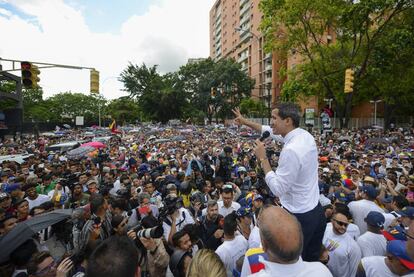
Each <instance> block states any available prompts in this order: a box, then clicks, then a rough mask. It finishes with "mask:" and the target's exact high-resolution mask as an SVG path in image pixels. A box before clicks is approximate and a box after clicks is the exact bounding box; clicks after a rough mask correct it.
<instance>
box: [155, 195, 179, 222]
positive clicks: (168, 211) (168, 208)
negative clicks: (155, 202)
mask: <svg viewBox="0 0 414 277" xmlns="http://www.w3.org/2000/svg"><path fill="white" fill-rule="evenodd" d="M181 207H182V204H181V201H180V198H179V197H176V196H171V195H169V196H167V197H166V198H165V201H164V206H163V207H162V208H161V209H160V214H159V217H160V218H166V217H167V216H169V215H172V214H173V213H174V212H175V211H177V210H178V209H180V208H181Z"/></svg>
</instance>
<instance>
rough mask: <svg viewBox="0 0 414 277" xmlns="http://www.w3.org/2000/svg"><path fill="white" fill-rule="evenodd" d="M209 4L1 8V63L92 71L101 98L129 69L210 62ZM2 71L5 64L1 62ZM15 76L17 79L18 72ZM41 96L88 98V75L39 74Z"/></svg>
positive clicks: (39, 2) (128, 0) (104, 0)
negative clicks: (207, 59)
mask: <svg viewBox="0 0 414 277" xmlns="http://www.w3.org/2000/svg"><path fill="white" fill-rule="evenodd" d="M213 3H214V0H0V38H1V39H0V57H2V58H6V59H17V60H29V61H38V62H50V63H59V64H69V65H80V66H86V67H94V68H96V69H97V70H98V71H100V88H101V93H102V94H103V95H104V96H105V97H106V98H110V99H113V98H117V97H119V96H122V95H125V92H122V83H120V82H118V81H117V78H116V77H118V76H119V74H120V72H121V71H122V70H123V69H124V68H125V67H126V66H127V64H128V62H132V63H136V64H142V63H143V62H144V63H146V64H147V65H154V64H157V65H159V69H160V71H161V72H169V71H174V70H176V69H178V68H179V67H180V66H181V65H183V64H185V63H186V62H187V59H188V58H198V57H208V55H209V22H208V15H209V10H210V8H211V6H212V5H213ZM2 65H3V69H9V68H10V67H11V64H10V63H7V62H2ZM17 74H20V72H18V73H17ZM39 77H40V79H41V81H40V85H41V86H42V88H43V90H44V91H45V96H50V95H52V94H55V93H58V92H63V91H72V92H82V93H89V71H88V70H71V69H60V68H51V69H43V70H41V75H40V76H39Z"/></svg>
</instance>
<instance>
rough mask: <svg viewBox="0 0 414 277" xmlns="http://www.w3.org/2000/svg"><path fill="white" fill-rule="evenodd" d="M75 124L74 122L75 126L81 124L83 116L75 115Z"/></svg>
mask: <svg viewBox="0 0 414 277" xmlns="http://www.w3.org/2000/svg"><path fill="white" fill-rule="evenodd" d="M75 124H76V126H83V124H84V123H83V116H77V117H76V118H75Z"/></svg>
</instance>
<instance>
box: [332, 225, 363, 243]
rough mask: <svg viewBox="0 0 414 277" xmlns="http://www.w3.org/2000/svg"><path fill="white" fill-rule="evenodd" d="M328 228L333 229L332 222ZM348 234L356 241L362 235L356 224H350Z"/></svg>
mask: <svg viewBox="0 0 414 277" xmlns="http://www.w3.org/2000/svg"><path fill="white" fill-rule="evenodd" d="M326 228H332V222H328V223H327V224H326ZM346 233H347V234H348V235H350V236H351V238H353V239H354V240H357V238H358V237H359V235H360V232H359V228H358V226H356V225H355V224H354V223H349V225H348V228H346Z"/></svg>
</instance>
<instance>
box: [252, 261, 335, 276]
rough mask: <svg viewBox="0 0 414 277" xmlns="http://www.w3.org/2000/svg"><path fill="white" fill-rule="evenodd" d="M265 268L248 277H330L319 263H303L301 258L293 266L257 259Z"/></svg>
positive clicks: (329, 273) (325, 268) (327, 271)
mask: <svg viewBox="0 0 414 277" xmlns="http://www.w3.org/2000/svg"><path fill="white" fill-rule="evenodd" d="M259 260H260V261H261V262H262V263H263V264H264V265H265V268H264V269H262V270H261V271H259V272H257V273H255V274H251V275H248V276H254V277H274V276H283V277H332V274H331V272H329V270H328V268H327V267H326V266H324V265H323V264H321V263H320V262H304V261H303V260H302V258H300V257H299V260H298V261H297V262H296V263H294V264H278V263H272V262H269V261H264V260H261V259H259Z"/></svg>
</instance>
